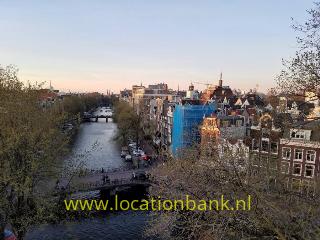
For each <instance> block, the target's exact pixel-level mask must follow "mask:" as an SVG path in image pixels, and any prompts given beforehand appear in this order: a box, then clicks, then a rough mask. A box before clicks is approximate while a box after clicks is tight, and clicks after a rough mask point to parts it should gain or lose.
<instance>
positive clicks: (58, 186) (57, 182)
mask: <svg viewBox="0 0 320 240" xmlns="http://www.w3.org/2000/svg"><path fill="white" fill-rule="evenodd" d="M55 189H57V190H59V189H60V180H59V179H57V181H56V187H55Z"/></svg>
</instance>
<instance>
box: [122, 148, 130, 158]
mask: <svg viewBox="0 0 320 240" xmlns="http://www.w3.org/2000/svg"><path fill="white" fill-rule="evenodd" d="M128 154H129V152H128V151H125V150H122V151H121V153H120V156H121V157H122V158H124V157H126V155H128Z"/></svg>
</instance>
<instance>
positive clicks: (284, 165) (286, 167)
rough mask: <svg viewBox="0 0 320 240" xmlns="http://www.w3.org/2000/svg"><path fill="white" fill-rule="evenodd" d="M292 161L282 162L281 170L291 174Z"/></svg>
mask: <svg viewBox="0 0 320 240" xmlns="http://www.w3.org/2000/svg"><path fill="white" fill-rule="evenodd" d="M289 169H290V163H289V162H281V172H282V173H284V174H289Z"/></svg>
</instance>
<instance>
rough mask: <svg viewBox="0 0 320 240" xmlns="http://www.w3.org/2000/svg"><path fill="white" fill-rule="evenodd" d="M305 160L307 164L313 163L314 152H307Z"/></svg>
mask: <svg viewBox="0 0 320 240" xmlns="http://www.w3.org/2000/svg"><path fill="white" fill-rule="evenodd" d="M306 158H307V161H308V162H315V160H316V151H313V150H308V151H307V153H306Z"/></svg>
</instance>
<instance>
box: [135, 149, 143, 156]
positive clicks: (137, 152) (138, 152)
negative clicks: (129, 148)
mask: <svg viewBox="0 0 320 240" xmlns="http://www.w3.org/2000/svg"><path fill="white" fill-rule="evenodd" d="M132 153H133V155H135V156H138V157H140V156H142V155H144V154H145V153H144V151H142V150H141V149H140V150H134V151H133V152H132Z"/></svg>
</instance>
